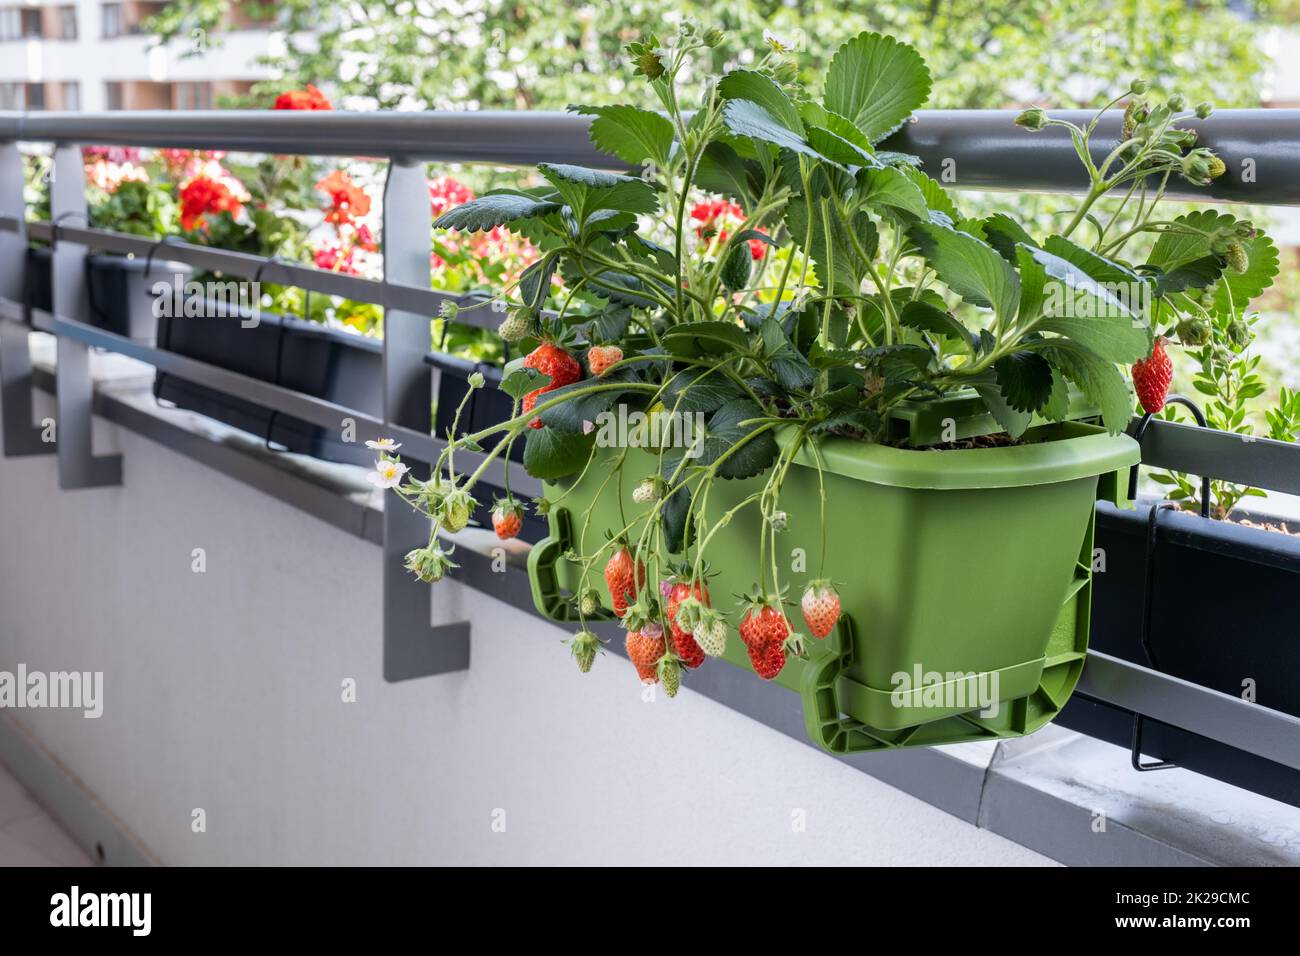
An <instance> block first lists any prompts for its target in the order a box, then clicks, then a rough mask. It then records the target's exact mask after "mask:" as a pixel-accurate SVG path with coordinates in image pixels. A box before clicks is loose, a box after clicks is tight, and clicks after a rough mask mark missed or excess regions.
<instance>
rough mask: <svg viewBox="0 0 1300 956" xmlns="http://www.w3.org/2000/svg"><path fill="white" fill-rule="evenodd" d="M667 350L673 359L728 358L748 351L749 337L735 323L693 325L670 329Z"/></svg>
mask: <svg viewBox="0 0 1300 956" xmlns="http://www.w3.org/2000/svg"><path fill="white" fill-rule="evenodd" d="M663 345H664V348H665V349H667V350H668V352H669V353H671V354H672V355H680V356H682V357H684V358H694V357H695V356H698V355H702V354H705V353H708V354H713V355H729V354H732V353H734V352H747V351H748V350H749V336H748V335H746V334H745V330H744V329H742V328H741V327H740V326H738V325H736V324H735V323H734V322H724V321H717V322H690V323H687V324H686V325H678V326H674V327H673V328H671V329H669V330H668V331H667V332H665V333H664V336H663Z"/></svg>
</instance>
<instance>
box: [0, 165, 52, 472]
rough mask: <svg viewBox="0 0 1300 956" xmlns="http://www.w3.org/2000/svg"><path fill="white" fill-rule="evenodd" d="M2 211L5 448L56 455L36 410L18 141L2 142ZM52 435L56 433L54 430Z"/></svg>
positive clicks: (12, 452)
mask: <svg viewBox="0 0 1300 956" xmlns="http://www.w3.org/2000/svg"><path fill="white" fill-rule="evenodd" d="M0 213H3V214H4V215H7V216H12V217H13V218H14V219H15V220H17V224H16V226H15V227H14V229H13V230H12V231H10V230H4V231H0V301H2V304H3V306H4V312H3V314H0V415H3V422H0V425H2V426H3V431H4V454H5V457H6V458H14V457H17V456H20V455H52V454H54V450H55V446H54V442H53V441H43V440H42V438H43V437H44V436H43V432H44V429H42V428H41V427H40V426H38V425H36V424H34V422H33V414H32V356H31V352H30V350H29V349H28V343H27V327H26V325H24V324H23V323H22V322H21V319H22V313H23V293H24V286H25V284H26V278H27V230H26V228H25V220H26V218H27V217H26V210H25V203H24V200H23V156H22V153H21V152H19V150H18V144H17V143H12V142H10V143H0ZM50 437H51V438H52V437H53V436H52V435H51V436H50Z"/></svg>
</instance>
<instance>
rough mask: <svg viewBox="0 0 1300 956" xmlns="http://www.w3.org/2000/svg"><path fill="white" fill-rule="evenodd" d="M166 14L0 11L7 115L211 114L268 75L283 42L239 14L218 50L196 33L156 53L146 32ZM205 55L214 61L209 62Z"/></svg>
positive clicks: (1, 96)
mask: <svg viewBox="0 0 1300 956" xmlns="http://www.w3.org/2000/svg"><path fill="white" fill-rule="evenodd" d="M0 4H3V0H0ZM164 6H166V4H165V3H164V2H161V0H114V2H106V0H75V2H67V0H49V2H44V3H34V2H28V3H23V4H4V5H0V109H6V110H21V109H26V110H137V109H206V108H210V107H212V106H213V105H215V104H216V102H217V101H218V99H219V98H220V97H221V96H222V95H223V94H232V93H240V92H245V91H247V89H248V88H249V87H250V86H251V85H252V84H253V83H254V82H256V81H257V80H259V79H262V78H264V77H265V76H266V75H267V73H266V69H265V68H264V67H260V66H258V64H257V59H258V57H259V55H261V54H263V53H265V52H266V51H267V49H268V45H269V44H271V43H273V42H275V41H274V31H273V26H274V24H273V22H271V21H260V22H259V21H256V20H254V19H252V18H251V17H249V16H247V15H245V14H243V13H236V14H234V15H233V16H232V17H231V18H230V22H229V23H228V25H227V27H226V29H224V30H223V32H222V34H221V36H220V38H219V46H213V40H214V38H209V37H207V36H205V35H203V34H201V33H200V32H199V31H195V33H194V34H193V35H192V36H190V37H187V38H178V39H176V40H174V41H173V42H172V43H170V44H169V45H168V46H167V47H165V48H151V40H150V37H149V36H148V35H146V34H145V33H144V31H143V28H142V25H143V23H144V22H145V21H146V20H148V19H149V17H151V16H153V15H154V14H155V13H157V12H159V11H160V10H161V9H162V8H163V7H164ZM206 49H211V50H212V52H211V55H202V54H203V51H204V50H206ZM195 51H198V52H199V54H200V55H192V54H193V53H194V52H195ZM214 66H219V70H217V71H215V75H214Z"/></svg>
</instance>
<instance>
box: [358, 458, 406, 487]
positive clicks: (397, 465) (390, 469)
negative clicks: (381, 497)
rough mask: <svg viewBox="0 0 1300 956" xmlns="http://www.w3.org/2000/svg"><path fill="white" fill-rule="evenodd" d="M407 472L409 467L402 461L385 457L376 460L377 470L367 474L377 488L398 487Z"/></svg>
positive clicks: (367, 477)
mask: <svg viewBox="0 0 1300 956" xmlns="http://www.w3.org/2000/svg"><path fill="white" fill-rule="evenodd" d="M406 472H407V467H406V466H405V465H404V464H402V463H401V462H400V461H392V460H391V459H387V458H384V459H380V460H379V461H377V462H375V470H374V471H372V472H371V473H370V474H368V475H366V479H367V480H368V481H369V482H370V483H371V484H372V485H374V486H375V487H376V488H396V487H397V486H398V485H400V484H401V483H402V476H403V475H405V474H406Z"/></svg>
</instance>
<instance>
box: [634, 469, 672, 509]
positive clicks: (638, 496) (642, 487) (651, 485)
mask: <svg viewBox="0 0 1300 956" xmlns="http://www.w3.org/2000/svg"><path fill="white" fill-rule="evenodd" d="M664 490H665V484H664V480H663V479H662V478H660V477H658V476H657V475H656V476H652V477H650V478H645V479H643V480H642V481H641V483H640V484H638V485H637V486H636V487H635V488H633V489H632V500H633V501H635V502H636V503H637V504H639V505H648V504H650V502H652V501H658V500H659V499H660V498H662V497H663V496H664Z"/></svg>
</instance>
